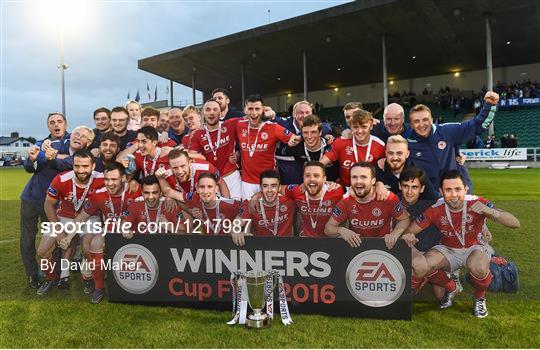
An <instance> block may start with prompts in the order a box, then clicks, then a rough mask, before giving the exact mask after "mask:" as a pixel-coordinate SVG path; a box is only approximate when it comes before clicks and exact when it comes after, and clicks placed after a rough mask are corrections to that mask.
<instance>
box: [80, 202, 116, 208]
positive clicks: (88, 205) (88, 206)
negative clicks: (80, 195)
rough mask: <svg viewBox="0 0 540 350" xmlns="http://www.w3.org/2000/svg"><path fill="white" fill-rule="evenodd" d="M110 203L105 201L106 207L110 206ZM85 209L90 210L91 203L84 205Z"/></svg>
mask: <svg viewBox="0 0 540 350" xmlns="http://www.w3.org/2000/svg"><path fill="white" fill-rule="evenodd" d="M109 203H110V202H109V201H105V205H107V206H109V205H110V204H109ZM84 209H90V202H88V201H87V202H85V203H84Z"/></svg>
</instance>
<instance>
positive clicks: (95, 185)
mask: <svg viewBox="0 0 540 350" xmlns="http://www.w3.org/2000/svg"><path fill="white" fill-rule="evenodd" d="M94 166H95V164H94V156H93V155H92V154H91V153H90V152H89V151H87V150H79V151H77V152H75V154H74V155H73V170H71V171H67V172H64V173H61V174H58V175H57V176H56V177H55V178H54V179H53V181H52V182H51V185H50V186H49V189H48V191H47V198H46V199H45V213H46V214H47V219H48V221H49V222H50V223H52V224H54V223H57V222H60V223H61V224H62V227H63V229H64V230H65V231H66V232H60V233H57V234H55V232H54V230H48V231H45V232H43V236H42V238H41V242H40V243H39V247H38V249H37V254H38V256H40V257H42V259H46V260H48V263H47V268H45V269H44V268H43V267H44V266H43V264H41V267H42V270H43V272H44V273H45V276H46V281H45V282H44V283H43V285H41V287H40V288H39V289H38V291H37V294H38V295H43V294H45V293H47V292H48V291H50V290H51V289H52V288H53V287H54V285H55V284H56V283H58V288H60V289H69V266H67V267H66V266H63V265H64V264H61V270H62V273H61V275H60V281H58V276H57V275H56V273H55V264H56V263H57V262H55V261H53V259H52V252H53V250H54V248H55V247H56V244H57V243H60V242H61V241H62V240H63V239H64V238H66V237H68V235H69V237H70V241H69V242H68V243H67V245H66V244H62V246H61V247H62V248H63V249H64V251H63V253H62V258H63V259H66V260H67V261H69V260H71V258H72V257H73V253H74V248H75V242H77V240H76V239H75V240H73V239H71V238H73V237H75V236H76V234H77V233H78V234H79V236H80V237H81V247H82V253H83V256H84V257H85V258H86V260H89V252H90V242H91V241H92V235H91V234H89V233H90V231H91V230H90V229H88V228H89V227H88V226H86V227H84V229H82V230H80V231H79V230H75V231H71V230H70V231H71V232H67V230H66V229H67V226H66V225H65V224H66V223H68V222H73V221H74V219H75V217H76V216H77V214H78V213H79V212H80V211H81V209H82V207H83V205H84V203H85V202H86V201H87V200H88V198H89V196H91V195H92V194H93V193H94V192H95V191H96V190H97V189H99V188H101V187H103V184H104V182H103V174H101V173H98V172H95V171H94ZM97 220H99V219H98V218H95V217H94V218H91V219H90V220H89V221H90V223H92V222H96V221H97ZM49 227H51V226H49ZM71 228H73V227H71ZM77 231H79V232H77ZM81 266H82V268H81V274H82V275H83V280H84V292H85V294H89V293H91V292H92V290H93V283H92V273H91V272H90V270H89V269H88V268H87V264H86V263H85V262H84V261H83V263H82V265H81Z"/></svg>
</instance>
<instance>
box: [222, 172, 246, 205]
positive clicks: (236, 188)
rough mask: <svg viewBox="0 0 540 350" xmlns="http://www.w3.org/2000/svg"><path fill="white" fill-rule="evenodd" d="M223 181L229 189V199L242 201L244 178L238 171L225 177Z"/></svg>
mask: <svg viewBox="0 0 540 350" xmlns="http://www.w3.org/2000/svg"><path fill="white" fill-rule="evenodd" d="M223 180H224V181H225V183H226V184H227V187H228V188H229V193H230V195H229V197H230V198H232V199H236V200H240V199H241V198H242V178H241V177H240V172H239V171H238V170H235V171H233V172H232V173H230V174H229V175H226V176H223Z"/></svg>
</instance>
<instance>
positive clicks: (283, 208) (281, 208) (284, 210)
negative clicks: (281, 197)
mask: <svg viewBox="0 0 540 350" xmlns="http://www.w3.org/2000/svg"><path fill="white" fill-rule="evenodd" d="M279 210H280V211H281V212H282V213H285V212H286V211H287V206H286V205H285V204H282V205H281V206H280V207H279Z"/></svg>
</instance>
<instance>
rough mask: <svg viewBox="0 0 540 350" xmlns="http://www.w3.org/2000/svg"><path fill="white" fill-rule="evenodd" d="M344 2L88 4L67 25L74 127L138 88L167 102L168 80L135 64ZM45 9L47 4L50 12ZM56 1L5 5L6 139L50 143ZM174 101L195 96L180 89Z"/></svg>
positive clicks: (57, 96) (56, 85) (55, 107)
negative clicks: (48, 125)
mask: <svg viewBox="0 0 540 350" xmlns="http://www.w3.org/2000/svg"><path fill="white" fill-rule="evenodd" d="M344 2H345V1H272V2H268V1H264V2H263V1H234V2H232V1H114V2H113V1H111V2H108V1H86V2H85V4H84V6H85V8H84V9H83V11H79V12H80V13H81V14H80V15H79V17H74V18H75V20H74V22H76V23H70V22H72V21H70V22H69V23H68V24H66V30H65V37H64V46H65V62H66V63H67V64H68V65H69V68H68V69H67V70H66V76H65V77H66V78H65V79H66V114H67V117H68V123H69V126H70V128H71V127H75V126H77V125H81V124H86V125H90V126H93V120H92V112H93V111H94V109H96V108H97V107H101V106H105V107H108V108H111V107H113V106H116V105H121V104H123V103H125V101H126V97H127V93H128V91H131V97H132V98H134V96H135V93H136V91H137V89H138V90H139V91H140V92H141V102H147V101H148V96H147V94H146V84H147V83H148V84H149V85H150V88H151V91H152V95H153V92H154V88H155V86H156V84H157V86H158V99H164V98H165V97H166V95H165V88H166V86H167V85H168V81H166V80H164V79H162V78H160V77H157V76H154V75H152V74H149V73H146V72H143V71H141V70H139V69H137V60H138V59H140V58H144V57H148V56H152V55H156V54H159V53H163V52H166V51H170V50H174V49H177V48H180V47H184V46H187V45H191V44H195V43H198V42H202V41H206V40H210V39H214V38H218V37H221V36H224V35H228V34H232V33H236V32H239V31H242V30H246V29H250V28H255V27H258V26H261V25H264V24H267V23H269V22H268V10H270V20H271V22H276V21H280V20H284V19H287V18H291V17H295V16H299V15H302V14H305V13H309V12H313V11H317V10H320V9H324V8H327V7H332V6H336V5H340V4H342V3H344ZM44 4H45V5H44ZM54 5H55V3H54V1H52V0H50V1H24V2H23V1H8V0H1V75H2V76H1V78H2V79H1V87H2V90H1V106H0V113H1V117H2V118H1V124H0V135H2V136H8V135H9V133H10V132H12V131H19V132H20V134H21V136H34V137H38V138H40V137H43V136H46V134H47V130H46V115H47V114H48V113H49V112H52V111H60V110H61V93H60V86H61V85H60V71H59V69H58V68H57V65H58V64H59V63H60V35H59V32H60V31H59V29H58V25H57V23H58V21H56V22H54V21H53V22H54V23H51V20H50V19H51V18H52V14H51V13H49V12H50V11H49V10H50V9H51V8H52V7H53V6H54ZM174 93H175V101H176V100H177V99H190V98H191V89H189V88H185V87H182V86H181V85H176V84H175V89H174Z"/></svg>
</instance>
